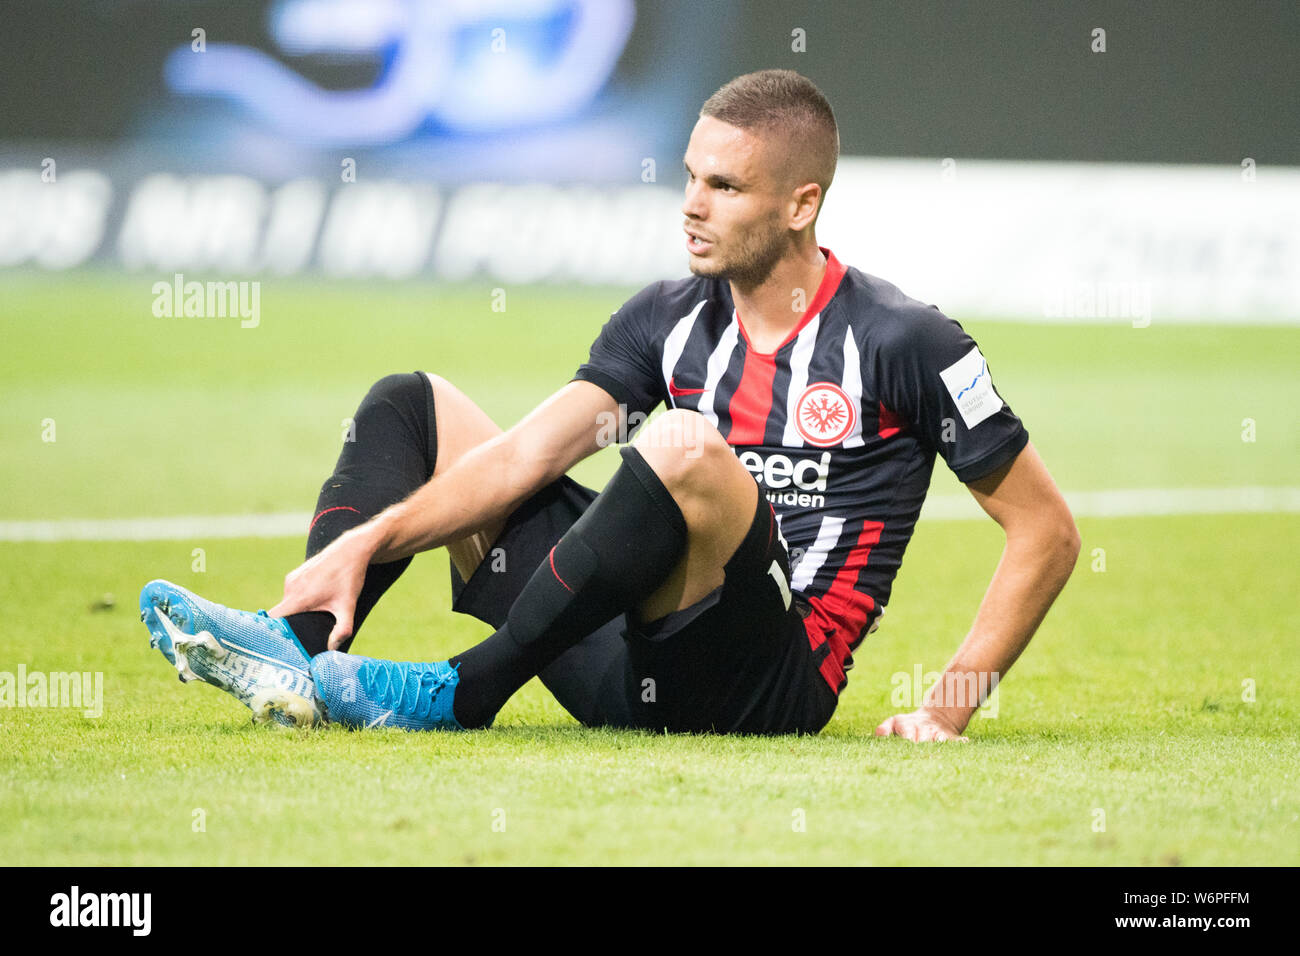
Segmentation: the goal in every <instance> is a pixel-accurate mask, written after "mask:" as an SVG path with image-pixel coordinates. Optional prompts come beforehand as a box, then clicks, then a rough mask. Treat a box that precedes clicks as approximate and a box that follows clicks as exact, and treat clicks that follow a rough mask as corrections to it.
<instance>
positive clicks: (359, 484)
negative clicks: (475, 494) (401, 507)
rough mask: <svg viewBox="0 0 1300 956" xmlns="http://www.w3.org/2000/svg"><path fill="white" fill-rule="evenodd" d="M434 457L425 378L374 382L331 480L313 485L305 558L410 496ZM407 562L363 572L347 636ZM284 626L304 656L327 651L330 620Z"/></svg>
mask: <svg viewBox="0 0 1300 956" xmlns="http://www.w3.org/2000/svg"><path fill="white" fill-rule="evenodd" d="M437 458H438V436H437V428H436V424H435V419H434V408H433V386H432V385H431V384H430V383H429V379H428V377H427V376H425V375H424V374H423V373H421V372H415V373H411V374H405V375H389V376H387V377H386V378H383V379H380V380H379V381H378V382H376V383H375V384H374V386H373V387H372V388H371V389H370V391H369V393H368V394H367V395H366V397H365V398H364V399H363V400H362V401H361V404H360V406H358V408H357V412H356V415H355V416H354V417H353V419H352V424H351V427H350V428H349V429H348V434H347V436H346V440H345V441H344V443H343V451H342V453H341V454H340V455H339V460H338V464H337V465H336V466H335V468H334V474H333V475H331V476H330V478H329V480H328V481H326V482H325V484H324V485H322V486H321V490H320V497H319V498H318V499H317V501H316V511H315V517H314V518H313V519H312V523H311V528H310V530H309V531H308V532H307V557H309V558H310V557H311V556H312V555H314V554H316V553H317V552H319V551H321V550H323V549H324V548H325V546H326V545H328V544H329V543H330V542H331V541H333V540H334V539H335V538H337V537H338V536H339V535H341V534H343V533H344V532H345V531H347V530H348V529H349V528H355V527H356V526H357V525H359V524H363V523H365V522H366V521H368V520H369V519H370V518H372V517H374V516H375V515H377V514H379V512H381V511H383V510H384V509H385V508H387V507H388V506H389V505H391V504H395V503H396V502H398V501H401V500H402V499H403V498H406V497H407V496H408V495H410V494H411V493H412V492H413V491H415V490H416V489H417V488H419V487H420V486H421V485H423V484H424V483H425V482H427V481H428V480H429V478H430V477H432V475H433V469H434V465H435V464H436V463H437ZM410 563H411V559H410V558H403V559H402V560H400V561H392V562H389V563H387V564H372V565H371V566H370V568H369V569H368V570H367V571H366V578H365V583H364V584H363V585H362V587H361V594H360V596H359V597H358V598H357V607H356V612H355V615H354V617H353V623H352V631H353V635H354V636H355V634H356V632H357V631H358V630H359V629H360V627H361V624H362V622H363V621H364V620H365V619H366V616H367V615H368V614H369V613H370V611H371V609H373V608H374V606H375V604H376V603H377V602H378V601H379V599H380V598H381V597H382V596H383V594H384V592H385V591H387V590H388V588H389V587H390V586H391V585H392V583H393V582H394V581H396V580H397V579H398V578H399V577H400V576H401V574H402V572H403V571H405V570H406V567H407V565H409V564H410ZM285 620H286V621H287V622H288V624H289V626H290V627H291V628H293V632H294V634H296V635H297V636H298V640H299V641H300V642H301V643H302V646H303V649H304V650H306V651H307V653H308V654H309V655H311V656H313V657H315V656H316V655H317V654H320V653H322V652H324V651H325V650H327V649H328V641H329V635H330V631H331V630H333V629H334V615H333V614H329V613H326V612H324V611H308V612H305V613H302V614H290V615H289V616H288V617H287V618H285ZM351 644H352V638H348V639H347V640H346V641H344V642H343V646H342V648H341V649H342V650H345V651H346V650H347V649H348V647H349V646H350V645H351Z"/></svg>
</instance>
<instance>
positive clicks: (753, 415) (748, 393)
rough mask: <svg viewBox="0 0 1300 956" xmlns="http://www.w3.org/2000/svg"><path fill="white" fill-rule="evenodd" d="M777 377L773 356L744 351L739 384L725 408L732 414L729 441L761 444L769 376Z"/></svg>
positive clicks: (769, 406) (769, 407)
mask: <svg viewBox="0 0 1300 956" xmlns="http://www.w3.org/2000/svg"><path fill="white" fill-rule="evenodd" d="M774 378H776V356H774V355H760V354H759V353H758V352H751V351H748V350H746V352H745V367H744V369H743V370H742V371H741V373H740V384H738V385H737V386H736V393H735V394H734V395H732V396H731V404H730V405H728V406H727V411H728V413H730V415H731V431H730V432H729V433H728V434H727V444H729V445H761V444H763V433H764V432H765V431H767V416H768V414H769V413H770V412H771V411H772V380H773V379H774Z"/></svg>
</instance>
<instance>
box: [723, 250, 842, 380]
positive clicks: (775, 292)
mask: <svg viewBox="0 0 1300 956" xmlns="http://www.w3.org/2000/svg"><path fill="white" fill-rule="evenodd" d="M826 264H827V263H826V257H825V256H824V255H823V254H822V251H821V249H819V248H818V247H817V241H816V240H815V239H812V238H811V237H809V241H808V242H807V243H806V244H804V245H801V246H800V247H799V248H798V249H797V250H796V251H795V252H793V253H792V254H791V255H788V256H786V257H785V258H783V259H782V260H781V261H780V262H778V263H777V264H776V266H775V267H774V268H773V269H772V272H771V274H770V275H769V276H768V277H767V278H766V279H764V280H763V281H762V282H761V283H759V284H758V285H756V286H753V287H750V288H743V287H740V286H738V285H737V284H736V283H735V282H732V283H731V284H730V285H731V299H732V301H733V302H734V303H735V304H736V311H737V313H738V314H739V315H740V321H741V324H742V325H743V326H744V329H745V335H746V336H747V337H748V339H749V344H750V345H751V346H752V347H753V348H754V350H755V351H758V352H762V353H764V354H767V353H771V352H775V351H776V350H777V349H778V348H780V347H781V343H782V342H784V341H785V340H786V338H787V337H788V336H789V334H790V332H791V330H792V329H793V328H794V327H795V326H796V325H798V324H799V320H800V319H801V318H803V314H804V311H805V310H806V309H807V307H808V304H809V303H810V302H812V300H813V296H815V295H816V294H817V288H818V286H820V285H821V281H822V277H823V276H825V274H826Z"/></svg>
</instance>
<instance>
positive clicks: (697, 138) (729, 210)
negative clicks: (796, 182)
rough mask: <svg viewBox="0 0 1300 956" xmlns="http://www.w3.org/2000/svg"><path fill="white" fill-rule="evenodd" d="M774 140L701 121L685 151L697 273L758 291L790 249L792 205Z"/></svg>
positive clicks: (686, 204) (690, 246)
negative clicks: (787, 220)
mask: <svg viewBox="0 0 1300 956" xmlns="http://www.w3.org/2000/svg"><path fill="white" fill-rule="evenodd" d="M775 152H776V148H775V146H774V144H772V143H771V142H770V141H768V140H765V139H763V138H761V137H759V136H756V135H754V134H752V133H749V132H747V131H745V130H743V129H739V128H737V127H735V126H732V125H730V124H729V123H723V122H722V121H720V120H716V119H714V118H713V117H710V116H701V117H700V120H699V122H698V123H696V124H695V129H694V131H693V132H692V133H691V141H690V144H689V145H688V146H687V147H686V158H685V164H686V198H685V200H684V201H683V203H682V213H683V214H684V215H685V216H686V222H685V223H684V224H683V228H684V229H685V231H686V234H687V239H686V251H687V253H688V254H689V256H690V266H691V272H693V273H695V274H696V275H698V276H714V277H717V278H720V279H729V280H731V281H733V282H735V283H737V284H738V285H742V286H754V285H757V284H759V283H761V282H762V281H763V280H764V279H766V278H767V277H768V276H769V275H770V274H771V272H772V268H773V267H774V266H775V265H776V264H777V262H779V261H780V260H781V257H782V256H783V255H785V254H786V252H787V250H788V249H790V247H791V239H790V234H789V232H788V230H787V229H786V227H785V222H784V218H783V217H784V213H785V211H786V209H787V206H786V203H787V202H788V200H789V196H788V191H787V190H785V189H784V183H783V181H782V177H781V176H780V175H779V157H776V156H775V155H774V154H775Z"/></svg>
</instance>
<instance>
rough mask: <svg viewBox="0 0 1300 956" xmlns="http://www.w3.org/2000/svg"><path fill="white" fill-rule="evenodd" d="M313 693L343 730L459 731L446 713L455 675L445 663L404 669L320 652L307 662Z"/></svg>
mask: <svg viewBox="0 0 1300 956" xmlns="http://www.w3.org/2000/svg"><path fill="white" fill-rule="evenodd" d="M311 675H312V677H313V678H314V679H315V681H316V694H317V696H318V697H319V699H320V701H321V703H322V704H323V705H324V708H325V711H326V714H327V717H328V719H329V721H330V722H331V723H337V724H342V725H343V726H345V727H401V728H403V729H404V730H464V729H465V728H464V727H462V726H461V725H460V724H459V723H458V722H457V720H456V715H455V714H454V713H453V712H452V706H451V705H452V699H453V698H454V697H455V694H456V685H457V684H458V683H459V682H460V674H459V673H457V671H456V668H454V667H452V666H451V665H450V664H448V663H447V662H446V661H439V662H438V663H436V664H407V663H402V662H399V661H384V660H378V659H376V658H373V657H360V656H358V655H356V654H341V653H339V652H338V651H326V652H325V653H324V654H317V655H316V656H315V657H313V658H312V660H311Z"/></svg>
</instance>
